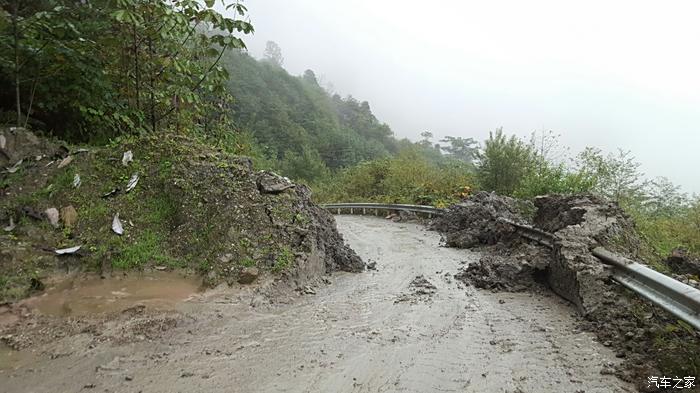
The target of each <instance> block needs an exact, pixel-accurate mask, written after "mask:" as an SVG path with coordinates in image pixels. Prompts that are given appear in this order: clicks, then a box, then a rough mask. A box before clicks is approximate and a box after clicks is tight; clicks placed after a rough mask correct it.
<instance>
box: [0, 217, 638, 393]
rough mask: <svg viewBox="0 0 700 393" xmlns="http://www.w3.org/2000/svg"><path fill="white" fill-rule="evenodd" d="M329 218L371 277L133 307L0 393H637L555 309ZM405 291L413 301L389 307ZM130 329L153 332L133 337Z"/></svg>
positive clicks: (373, 231)
mask: <svg viewBox="0 0 700 393" xmlns="http://www.w3.org/2000/svg"><path fill="white" fill-rule="evenodd" d="M337 219H338V223H339V227H340V229H341V232H342V233H343V235H344V236H345V237H346V239H347V240H348V243H349V244H350V245H351V246H352V248H353V249H354V250H356V251H357V252H358V254H359V255H360V256H361V257H363V258H364V259H365V260H370V259H371V260H373V261H376V270H375V271H369V272H366V273H363V274H349V273H345V272H337V273H334V274H333V275H331V276H329V278H328V279H327V281H326V282H325V283H324V282H323V281H318V282H317V283H315V284H312V286H311V287H310V288H304V290H300V291H294V290H292V291H288V292H281V291H278V292H276V293H275V294H274V296H268V295H265V294H263V293H261V292H260V291H258V290H256V289H255V288H254V286H244V287H239V288H228V287H226V286H221V287H218V288H216V289H213V290H209V291H207V292H204V293H196V294H195V295H193V296H192V297H191V298H189V299H188V300H186V301H183V302H181V303H179V304H178V305H177V306H176V307H175V310H173V311H171V312H168V313H164V312H162V311H160V312H156V311H151V310H150V309H149V308H148V307H145V308H144V309H141V310H134V309H133V308H132V309H129V310H126V311H124V312H121V313H118V314H115V316H114V317H113V318H112V319H105V320H99V319H98V320H97V321H92V322H90V323H92V324H93V325H95V327H94V328H92V329H85V328H84V329H76V330H74V331H73V332H72V333H70V334H66V335H64V336H62V337H56V338H54V339H52V340H51V341H48V342H44V343H42V344H35V345H34V346H32V347H31V348H29V349H25V350H23V351H20V352H18V353H24V352H29V353H30V354H31V355H32V356H33V359H31V361H30V362H25V363H22V362H18V363H15V365H14V367H13V368H11V369H9V370H8V369H5V370H2V371H0V386H2V388H3V391H4V392H8V393H14V392H78V391H83V392H91V391H95V392H97V391H99V392H138V391H142V392H173V391H181V392H420V393H425V392H508V393H516V392H544V393H548V392H552V393H554V392H557V393H559V392H564V393H567V392H568V393H576V392H586V393H596V392H597V393H609V392H632V391H634V388H633V387H632V386H631V385H630V384H628V383H626V382H623V381H621V380H619V379H618V378H616V377H615V376H613V375H610V373H609V372H608V371H609V370H610V369H611V368H613V367H615V366H617V365H618V364H619V363H620V359H617V358H616V357H615V354H614V352H613V351H612V350H611V349H609V348H607V347H605V346H603V345H602V344H600V343H599V342H597V340H596V339H595V337H594V335H592V334H590V333H586V332H584V331H582V330H580V329H579V328H578V327H577V325H578V322H579V317H577V316H576V314H575V312H574V309H573V308H572V307H571V306H570V305H569V304H568V303H567V302H565V301H564V300H562V299H561V298H559V297H557V296H553V295H552V294H551V293H548V292H543V293H540V294H534V293H531V292H520V293H507V292H501V293H493V292H491V291H481V290H478V289H475V288H474V287H471V286H464V285H463V284H462V283H461V282H459V281H456V280H452V279H451V276H452V275H454V274H456V273H457V271H458V270H459V269H460V267H462V266H463V265H464V264H470V263H473V262H475V261H477V260H478V259H479V258H481V257H483V254H482V253H481V252H475V251H468V250H458V249H451V248H444V247H440V246H439V243H440V238H439V236H438V235H437V234H436V233H435V232H431V231H428V230H426V229H425V228H424V227H422V226H420V225H416V224H413V223H393V222H389V221H387V220H382V219H375V218H367V217H353V216H340V217H338V218H337ZM404 294H408V295H409V296H411V297H414V298H416V299H420V301H415V302H412V301H407V302H395V300H396V299H397V298H398V297H400V296H402V295H404ZM165 317H169V318H172V320H174V321H175V323H174V324H173V323H163V321H164V320H165V319H164V318H165ZM81 318H82V320H84V321H85V320H87V318H86V317H81ZM53 320H54V321H56V322H54V324H58V323H61V324H70V323H71V322H70V321H71V320H72V319H71V318H65V317H64V318H56V317H53ZM149 321H150V324H149V323H148V322H149ZM85 323H88V322H85ZM88 324H89V323H88ZM135 325H138V326H141V327H143V326H151V327H153V326H155V329H152V330H150V334H145V333H144V332H143V328H142V330H140V331H138V330H137V332H136V333H134V330H135ZM106 338H110V339H106ZM127 338H129V339H127Z"/></svg>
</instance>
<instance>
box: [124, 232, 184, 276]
mask: <svg viewBox="0 0 700 393" xmlns="http://www.w3.org/2000/svg"><path fill="white" fill-rule="evenodd" d="M119 239H120V240H121V241H120V242H119V243H121V245H120V247H119V248H118V253H117V255H116V256H115V258H114V259H113V260H112V266H113V267H115V268H117V269H133V268H141V267H143V266H146V265H148V264H152V265H164V266H170V267H180V266H182V261H179V260H177V259H174V258H172V257H170V256H169V255H168V254H167V252H166V251H165V241H164V238H163V236H162V235H160V234H158V233H156V232H154V231H152V230H150V229H146V230H144V231H143V232H141V234H139V235H138V236H137V238H136V239H135V240H133V241H132V242H130V243H127V241H126V240H125V239H123V238H119Z"/></svg>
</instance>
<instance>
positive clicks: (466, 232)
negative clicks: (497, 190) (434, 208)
mask: <svg viewBox="0 0 700 393" xmlns="http://www.w3.org/2000/svg"><path fill="white" fill-rule="evenodd" d="M524 208H525V206H523V203H522V202H520V201H518V200H516V199H513V198H509V197H502V196H498V195H496V194H494V193H488V192H483V191H481V192H477V193H475V194H474V195H472V196H470V197H469V198H467V199H464V200H463V201H462V202H460V203H458V204H456V205H452V206H450V207H449V208H448V209H447V211H446V212H445V214H443V215H442V216H440V217H438V218H436V219H435V221H434V223H433V229H435V230H437V231H439V232H441V233H442V234H443V235H444V237H445V244H446V245H447V246H449V247H457V248H471V247H475V246H478V245H487V244H496V243H498V242H507V241H509V240H511V239H513V238H514V237H515V229H514V228H513V226H512V225H509V224H507V223H505V222H503V221H499V219H501V218H505V219H508V220H510V221H513V222H516V223H520V224H524V223H526V220H525V219H524V218H523V217H522V211H523V210H524Z"/></svg>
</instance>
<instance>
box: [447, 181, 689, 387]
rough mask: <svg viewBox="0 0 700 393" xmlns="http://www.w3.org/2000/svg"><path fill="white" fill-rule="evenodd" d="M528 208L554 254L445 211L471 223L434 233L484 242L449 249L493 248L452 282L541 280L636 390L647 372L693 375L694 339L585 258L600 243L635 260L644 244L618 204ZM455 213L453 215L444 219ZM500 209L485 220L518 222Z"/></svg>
mask: <svg viewBox="0 0 700 393" xmlns="http://www.w3.org/2000/svg"><path fill="white" fill-rule="evenodd" d="M498 198H499V197H495V196H492V197H491V198H490V199H498ZM490 199H489V200H490ZM502 199H503V200H504V201H508V199H507V198H502ZM477 200H479V201H483V200H485V199H484V198H483V197H479V198H477ZM534 204H535V206H536V208H537V210H536V213H535V215H534V218H533V223H534V226H535V227H536V228H538V229H541V230H544V231H547V232H550V233H553V234H554V235H555V236H556V238H557V241H556V245H555V248H554V250H553V251H549V250H547V249H545V248H543V247H539V246H535V245H532V244H529V243H530V242H529V241H528V240H527V239H522V238H518V237H517V236H516V235H514V234H513V233H512V232H509V231H508V230H505V229H504V230H501V231H494V230H493V226H492V225H497V224H492V225H489V224H484V223H483V222H482V220H481V219H480V218H479V219H470V218H468V214H469V213H468V212H467V211H466V209H464V208H462V209H456V210H454V209H450V210H449V211H448V213H447V214H446V215H445V216H444V217H442V218H441V220H442V221H444V222H448V223H460V224H459V225H473V224H476V225H475V226H474V227H472V228H464V227H459V225H457V224H455V225H454V226H449V225H444V224H443V225H442V226H440V227H439V228H438V229H440V230H443V231H451V232H452V233H450V232H448V233H445V237H446V238H452V239H454V238H455V237H459V236H460V234H462V233H468V234H469V235H468V236H469V237H470V238H472V239H488V241H479V242H477V241H468V242H448V245H452V246H459V247H464V246H466V247H473V246H475V245H480V244H497V245H496V246H491V247H490V249H489V254H488V255H486V256H484V257H482V258H481V260H480V261H479V262H478V263H475V264H471V265H469V266H467V267H466V268H464V269H463V270H462V271H461V272H460V273H459V274H458V275H456V276H455V277H457V278H458V279H461V280H463V281H465V282H467V283H471V284H473V285H475V286H477V287H482V288H490V289H496V290H522V289H528V288H531V287H532V286H533V285H535V283H536V282H537V281H540V282H544V283H546V284H547V285H548V286H549V287H550V288H551V289H552V290H553V291H554V292H556V293H557V294H559V295H560V296H562V297H563V298H565V299H567V300H569V301H571V302H572V303H573V304H574V305H575V307H576V308H577V310H578V311H579V313H580V314H581V315H582V316H583V317H584V318H585V320H584V322H582V323H583V325H584V327H585V328H586V329H588V330H590V331H593V332H595V334H596V335H597V336H598V338H599V339H600V341H601V342H602V343H603V344H604V345H606V346H610V347H613V349H614V350H615V351H616V352H617V356H618V357H621V358H624V359H625V363H624V368H623V369H619V370H616V371H615V372H616V373H617V374H618V375H619V376H620V377H622V378H623V379H625V380H628V381H630V382H634V383H637V384H638V386H639V388H640V389H641V390H646V387H647V384H646V377H648V376H649V375H696V373H697V370H698V365H700V335H699V334H698V333H697V332H696V331H694V330H693V329H692V328H691V327H690V326H688V325H685V324H683V323H679V322H678V321H676V320H675V318H673V317H672V316H670V315H669V314H667V313H665V312H664V311H662V310H661V309H659V308H657V307H654V306H652V305H650V304H649V303H648V302H645V301H643V300H642V299H641V298H639V297H638V296H637V295H636V294H633V293H631V292H629V291H628V290H626V289H625V288H623V287H622V286H621V285H619V284H617V283H615V282H614V281H613V280H612V279H611V277H610V270H609V269H608V268H606V266H605V265H604V264H603V263H601V262H600V261H599V260H598V259H597V258H595V257H594V256H592V255H591V252H590V251H591V250H592V249H594V248H595V247H599V246H601V247H604V248H606V249H608V250H610V251H613V252H615V253H618V254H621V255H623V256H626V257H629V258H631V259H635V260H641V258H640V256H639V254H640V249H641V248H642V242H641V240H640V238H639V237H638V235H637V233H636V231H635V229H634V223H633V222H632V220H631V219H630V218H629V217H628V216H627V215H626V214H625V213H624V211H623V210H622V209H621V208H620V207H619V206H618V205H617V204H615V203H612V202H609V201H606V200H604V199H602V198H599V197H596V196H593V195H576V196H561V195H548V196H542V197H538V198H536V199H535V201H534ZM463 205H467V206H474V203H466V204H463ZM505 205H509V204H508V203H505ZM491 206H503V203H500V202H492V203H491ZM511 206H512V205H511ZM471 210H472V212H470V213H472V214H480V213H481V212H482V211H488V212H491V210H490V209H489V208H485V209H481V208H479V207H473V208H472V209H471ZM457 212H459V213H458V215H457V216H456V217H450V215H455V213H457ZM503 212H504V214H503V215H501V214H500V213H499V210H496V213H490V217H491V219H493V220H497V219H498V218H499V217H504V216H505V217H506V218H508V219H510V220H512V221H517V217H516V219H513V216H512V215H513V211H512V210H510V209H507V208H504V209H503ZM523 221H524V220H523ZM528 249H529V250H531V251H528ZM536 250H539V251H536ZM679 263H680V262H679ZM684 266H685V265H684ZM606 372H608V371H606Z"/></svg>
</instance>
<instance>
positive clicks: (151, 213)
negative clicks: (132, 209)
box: [144, 193, 176, 224]
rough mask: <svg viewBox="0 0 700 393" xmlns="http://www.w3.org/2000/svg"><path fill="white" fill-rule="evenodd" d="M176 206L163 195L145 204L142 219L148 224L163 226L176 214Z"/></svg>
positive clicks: (167, 196) (170, 199) (168, 197)
mask: <svg viewBox="0 0 700 393" xmlns="http://www.w3.org/2000/svg"><path fill="white" fill-rule="evenodd" d="M175 209H176V206H175V203H174V202H173V200H172V198H170V196H169V195H167V194H165V193H163V194H159V195H158V196H156V197H153V198H150V200H149V202H148V203H147V204H146V208H145V209H144V210H145V215H144V219H145V220H146V222H148V223H150V224H165V223H167V222H169V221H170V220H171V219H172V218H173V216H174V215H175V212H176V210H175Z"/></svg>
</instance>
